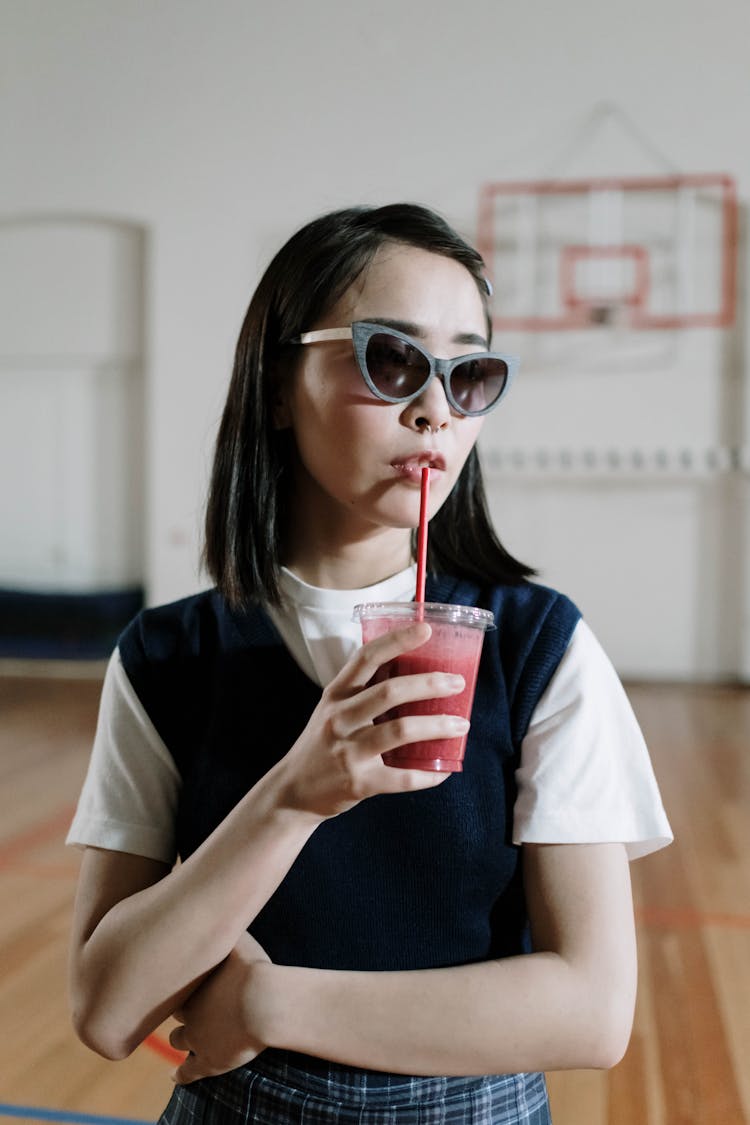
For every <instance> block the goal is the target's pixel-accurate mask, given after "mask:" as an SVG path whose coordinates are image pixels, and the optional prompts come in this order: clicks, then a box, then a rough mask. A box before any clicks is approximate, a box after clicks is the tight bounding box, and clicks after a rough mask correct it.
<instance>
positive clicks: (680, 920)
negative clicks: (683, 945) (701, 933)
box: [635, 906, 750, 930]
mask: <svg viewBox="0 0 750 1125" xmlns="http://www.w3.org/2000/svg"><path fill="white" fill-rule="evenodd" d="M635 917H636V921H637V922H639V923H640V924H641V925H644V926H654V927H655V928H657V929H663V930H685V929H700V928H701V927H703V926H719V927H721V928H722V929H730V930H750V915H747V914H720V913H713V912H706V913H704V912H702V911H700V910H690V909H688V908H687V907H679V906H676V907H671V906H639V907H638V908H637V909H636V912H635Z"/></svg>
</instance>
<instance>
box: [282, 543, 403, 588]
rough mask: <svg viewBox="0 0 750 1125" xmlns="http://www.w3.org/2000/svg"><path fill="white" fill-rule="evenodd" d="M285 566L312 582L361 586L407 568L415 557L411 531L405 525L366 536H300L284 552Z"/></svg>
mask: <svg viewBox="0 0 750 1125" xmlns="http://www.w3.org/2000/svg"><path fill="white" fill-rule="evenodd" d="M283 561H284V566H286V567H288V568H289V570H291V571H293V572H294V573H295V574H296V575H297V577H298V578H301V579H302V581H303V582H307V583H308V585H310V586H320V587H323V588H325V589H334V590H361V589H363V588H364V587H365V586H374V585H375V583H376V582H382V581H383V580H384V579H386V578H390V577H391V575H392V574H398V572H399V571H401V570H405V569H406V567H408V566H409V565H410V564H411V562H412V561H413V560H412V552H411V534H410V532H409V531H408V530H407V531H404V529H403V528H387V529H380V531H379V533H376V534H372V535H370V536H369V537H367V538H366V539H364V540H363V539H358V540H356V541H354V540H351V541H348V542H343V543H342V542H341V541H336V542H331V541H327V539H326V536H324V535H322V534H320V533H318V534H317V535H315V536H313V537H305V539H304V544H303V543H302V542H301V541H300V539H297V541H296V543H294V544H290V545H289V549H288V550H286V551H285V552H284V558H283Z"/></svg>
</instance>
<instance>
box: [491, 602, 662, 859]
mask: <svg viewBox="0 0 750 1125" xmlns="http://www.w3.org/2000/svg"><path fill="white" fill-rule="evenodd" d="M516 781H517V785H518V792H517V797H516V802H515V807H514V812H513V842H514V843H516V844H531V843H536V844H553V843H556V844H594V843H607V842H615V841H617V842H621V843H624V844H625V845H626V847H627V851H628V856H629V858H630V859H637V858H638V857H639V856H643V855H648V853H649V852H652V851H656V850H657V849H658V848H661V847H664V846H665V845H666V844H668V843H670V842H671V840H672V831H671V829H670V826H669V822H668V820H667V817H666V814H665V812H664V807H663V805H662V801H661V796H660V794H659V788H658V786H657V783H656V778H655V777H654V772H653V768H652V766H651V760H650V758H649V754H648V750H647V748H646V744H645V742H644V739H643V735H642V734H641V730H640V728H639V726H638V722H637V720H636V717H635V715H634V714H633V709H632V707H631V706H630V702H629V700H628V698H627V696H626V694H625V690H624V688H623V686H622V684H621V683H620V680H619V678H618V676H617V673H616V672H615V670H614V668H613V667H612V664H611V663H610V661H609V659H608V657H607V656H606V654H605V653H604V651H603V649H602V647H601V645H600V644H599V642H598V641H597V639H596V637H595V636H594V634H593V633H592V632H591V629H590V628H589V627H588V625H587V624H586V622H585V621H579V622H578V624H577V625H576V628H575V630H574V632H573V636H572V638H571V641H570V644H569V646H568V648H567V650H566V652H565V655H564V656H563V658H562V660H561V661H560V664H559V665H558V667H557V669H556V671H555V674H554V675H553V677H552V679H551V680H550V683H549V684H548V686H547V689H546V690H545V692H544V694H543V695H542V697H541V698H540V700H539V702H538V704H537V706H536V708H535V710H534V713H533V715H532V717H531V722H530V723H529V727H528V730H527V732H526V735H525V737H524V740H523V743H522V746H521V762H520V766H519V768H518V770H517V771H516Z"/></svg>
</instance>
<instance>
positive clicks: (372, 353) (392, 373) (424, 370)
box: [365, 332, 430, 399]
mask: <svg viewBox="0 0 750 1125" xmlns="http://www.w3.org/2000/svg"><path fill="white" fill-rule="evenodd" d="M365 359H366V362H367V373H368V375H369V376H370V379H371V380H372V383H373V386H374V387H375V388H376V390H377V391H379V392H380V394H382V395H385V396H386V397H387V398H391V399H405V398H409V396H410V395H413V394H416V392H417V391H419V390H420V389H421V387H423V386H424V384H425V383H426V381H427V377H428V376H429V374H430V363H429V360H428V359H427V357H426V356H425V355H423V354H422V352H421V351H420V350H419V349H418V348H415V347H414V346H413V345H412V344H409V343H407V341H406V340H400V339H399V338H398V336H392V335H391V334H390V333H389V332H376V333H375V335H374V336H371V337H370V339H369V340H368V341H367V350H366V352H365Z"/></svg>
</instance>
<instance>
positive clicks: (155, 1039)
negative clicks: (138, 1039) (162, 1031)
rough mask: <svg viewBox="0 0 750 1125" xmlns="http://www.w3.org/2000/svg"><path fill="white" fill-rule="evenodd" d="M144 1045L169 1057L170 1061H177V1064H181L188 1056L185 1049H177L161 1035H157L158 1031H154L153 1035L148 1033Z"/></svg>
mask: <svg viewBox="0 0 750 1125" xmlns="http://www.w3.org/2000/svg"><path fill="white" fill-rule="evenodd" d="M143 1046H144V1047H148V1049H149V1050H150V1051H154V1053H155V1054H157V1055H161V1057H162V1058H163V1059H167V1060H168V1061H169V1062H171V1063H175V1065H177V1066H179V1064H180V1063H181V1062H183V1061H184V1060H185V1058H186V1053H185V1051H178V1050H176V1048H174V1047H172V1046H171V1045H170V1044H169V1043H167V1041H166V1039H162V1037H161V1036H160V1035H156V1033H154V1034H153V1035H147V1036H146V1038H145V1039H144V1040H143Z"/></svg>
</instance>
